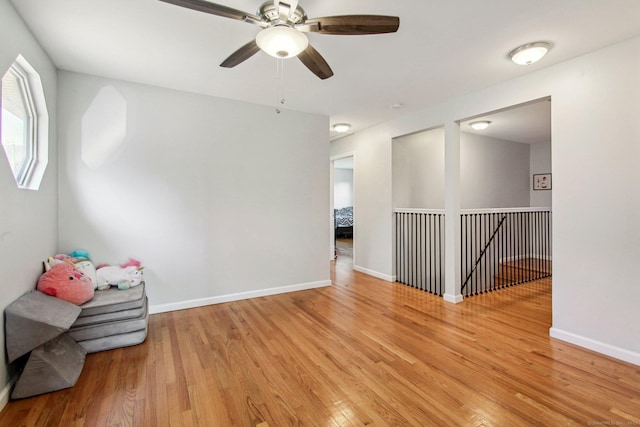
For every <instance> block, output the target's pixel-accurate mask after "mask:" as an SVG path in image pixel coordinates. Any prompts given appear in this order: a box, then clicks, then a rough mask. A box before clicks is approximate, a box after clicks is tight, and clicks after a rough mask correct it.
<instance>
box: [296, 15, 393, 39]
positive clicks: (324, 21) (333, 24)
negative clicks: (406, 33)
mask: <svg viewBox="0 0 640 427" xmlns="http://www.w3.org/2000/svg"><path fill="white" fill-rule="evenodd" d="M303 25H309V26H310V28H309V31H310V32H315V33H320V34H338V35H341V34H344V35H361V34H384V33H395V32H396V31H398V27H399V26H400V18H398V17H397V16H383V15H342V16H325V17H324V18H314V19H307V20H306V21H305V22H304V24H303Z"/></svg>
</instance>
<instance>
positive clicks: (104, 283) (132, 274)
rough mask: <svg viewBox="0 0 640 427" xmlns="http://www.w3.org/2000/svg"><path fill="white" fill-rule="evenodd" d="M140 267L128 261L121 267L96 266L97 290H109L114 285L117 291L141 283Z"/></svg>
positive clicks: (137, 262)
mask: <svg viewBox="0 0 640 427" xmlns="http://www.w3.org/2000/svg"><path fill="white" fill-rule="evenodd" d="M143 268H144V267H142V266H141V265H140V262H139V261H136V260H129V261H128V262H127V263H125V264H122V265H121V266H115V265H114V266H98V268H97V269H96V276H97V279H98V290H105V289H109V288H110V287H111V285H115V286H117V287H118V289H129V288H132V287H134V286H138V285H139V284H140V283H142V269H143Z"/></svg>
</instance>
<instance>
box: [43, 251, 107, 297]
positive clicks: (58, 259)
mask: <svg viewBox="0 0 640 427" xmlns="http://www.w3.org/2000/svg"><path fill="white" fill-rule="evenodd" d="M62 263H68V264H71V265H73V266H75V267H76V268H77V269H78V270H80V271H81V272H82V273H84V275H85V276H87V277H88V278H89V280H91V283H92V284H93V289H97V288H98V278H97V277H96V267H95V265H94V264H93V262H92V261H91V259H90V258H89V252H87V251H85V250H84V249H76V250H74V251H73V252H71V253H70V254H69V255H66V254H58V255H55V256H52V257H49V258H47V260H46V261H45V262H44V269H45V271H48V270H49V269H50V268H51V267H52V266H54V265H56V264H62Z"/></svg>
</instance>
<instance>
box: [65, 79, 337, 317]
mask: <svg viewBox="0 0 640 427" xmlns="http://www.w3.org/2000/svg"><path fill="white" fill-rule="evenodd" d="M59 115H60V123H63V124H64V125H62V126H61V128H60V133H59V139H60V141H61V143H60V171H61V173H60V247H61V250H63V251H68V250H72V249H74V248H77V247H81V248H85V249H87V250H89V251H90V253H91V255H92V258H93V260H94V261H95V262H98V263H102V262H107V263H121V262H123V261H125V260H126V259H127V258H128V257H130V256H133V257H137V258H138V259H140V260H141V261H142V263H143V265H145V266H146V269H145V279H146V281H147V284H148V287H147V290H148V294H149V301H150V304H151V306H152V310H154V311H162V310H168V309H175V308H182V307H187V306H194V305H201V304H205V303H211V302H219V301H222V300H226V299H235V298H236V297H239V296H240V297H241V296H245V297H246V296H255V295H258V294H260V293H262V292H270V291H269V290H273V289H275V288H280V287H291V288H287V289H293V288H295V287H302V288H304V287H312V286H320V285H327V284H329V283H330V282H329V281H328V280H329V267H328V265H327V256H326V248H327V247H328V245H329V241H328V239H329V228H328V223H327V220H326V218H327V216H326V215H327V212H328V211H329V189H328V186H327V182H328V181H329V170H328V168H327V167H326V163H325V162H324V161H323V160H327V159H328V158H329V149H328V144H327V141H328V139H329V135H328V132H329V131H328V129H329V123H328V118H327V117H324V116H317V115H311V114H304V113H296V112H291V111H283V112H282V114H279V115H278V114H276V113H275V111H274V109H273V108H268V107H262V106H257V105H251V104H246V103H241V102H235V101H229V100H223V99H218V98H212V97H207V96H201V95H195V94H190V93H185V92H178V91H173V90H167V89H161V88H157V87H150V86H143V85H138V84H131V83H125V82H121V81H114V80H108V79H102V78H98V77H92V76H87V75H81V74H74V73H69V72H60V76H59ZM248 123H249V124H251V125H250V126H247V124H248ZM270 129H287V132H286V133H282V132H277V131H270Z"/></svg>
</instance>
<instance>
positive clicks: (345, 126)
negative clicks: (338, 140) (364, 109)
mask: <svg viewBox="0 0 640 427" xmlns="http://www.w3.org/2000/svg"><path fill="white" fill-rule="evenodd" d="M349 129H351V125H350V124H349V123H336V124H335V125H333V130H335V131H336V132H339V133H345V132H348V131H349Z"/></svg>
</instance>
